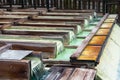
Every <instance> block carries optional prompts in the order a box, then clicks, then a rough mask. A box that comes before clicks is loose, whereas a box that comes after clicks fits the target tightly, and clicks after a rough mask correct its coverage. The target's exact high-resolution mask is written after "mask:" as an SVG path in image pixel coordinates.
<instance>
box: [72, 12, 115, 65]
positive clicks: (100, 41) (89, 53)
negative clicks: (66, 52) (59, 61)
mask: <svg viewBox="0 0 120 80" xmlns="http://www.w3.org/2000/svg"><path fill="white" fill-rule="evenodd" d="M109 16H110V15H109ZM109 16H108V15H107V14H106V15H105V16H104V18H103V19H102V20H101V22H100V24H98V25H97V27H96V28H95V29H93V31H92V33H91V34H90V35H89V36H88V37H87V38H86V39H85V40H84V41H83V44H82V45H81V46H79V47H78V48H77V50H76V52H75V53H74V54H73V55H72V56H71V63H72V64H87V65H88V66H91V67H92V66H93V67H94V66H95V65H97V64H98V63H99V60H100V57H101V55H102V50H103V49H104V46H105V44H106V41H107V39H108V38H109V35H110V33H111V31H112V27H113V25H114V23H115V22H114V21H115V19H116V16H115V17H114V18H113V19H114V21H113V22H106V21H107V20H109Z"/></svg>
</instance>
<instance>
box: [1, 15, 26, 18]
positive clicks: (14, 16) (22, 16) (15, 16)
mask: <svg viewBox="0 0 120 80" xmlns="http://www.w3.org/2000/svg"><path fill="white" fill-rule="evenodd" d="M0 18H1V19H25V18H28V16H25V15H0Z"/></svg>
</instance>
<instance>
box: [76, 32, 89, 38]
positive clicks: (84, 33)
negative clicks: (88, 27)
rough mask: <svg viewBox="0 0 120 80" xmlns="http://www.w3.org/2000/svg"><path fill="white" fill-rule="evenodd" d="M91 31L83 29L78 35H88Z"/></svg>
mask: <svg viewBox="0 0 120 80" xmlns="http://www.w3.org/2000/svg"><path fill="white" fill-rule="evenodd" d="M89 33H90V31H82V32H80V33H79V34H78V35H77V37H86V36H88V34H89Z"/></svg>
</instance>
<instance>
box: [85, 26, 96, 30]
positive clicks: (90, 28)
mask: <svg viewBox="0 0 120 80" xmlns="http://www.w3.org/2000/svg"><path fill="white" fill-rule="evenodd" d="M93 28H95V26H88V27H85V29H84V30H92V29H93Z"/></svg>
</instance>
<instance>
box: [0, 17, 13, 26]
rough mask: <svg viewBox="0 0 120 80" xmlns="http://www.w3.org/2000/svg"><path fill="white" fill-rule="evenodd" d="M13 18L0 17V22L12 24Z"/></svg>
mask: <svg viewBox="0 0 120 80" xmlns="http://www.w3.org/2000/svg"><path fill="white" fill-rule="evenodd" d="M14 21H15V20H14V19H2V18H1V19H0V24H2V25H3V24H12V23H13V22H14Z"/></svg>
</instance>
